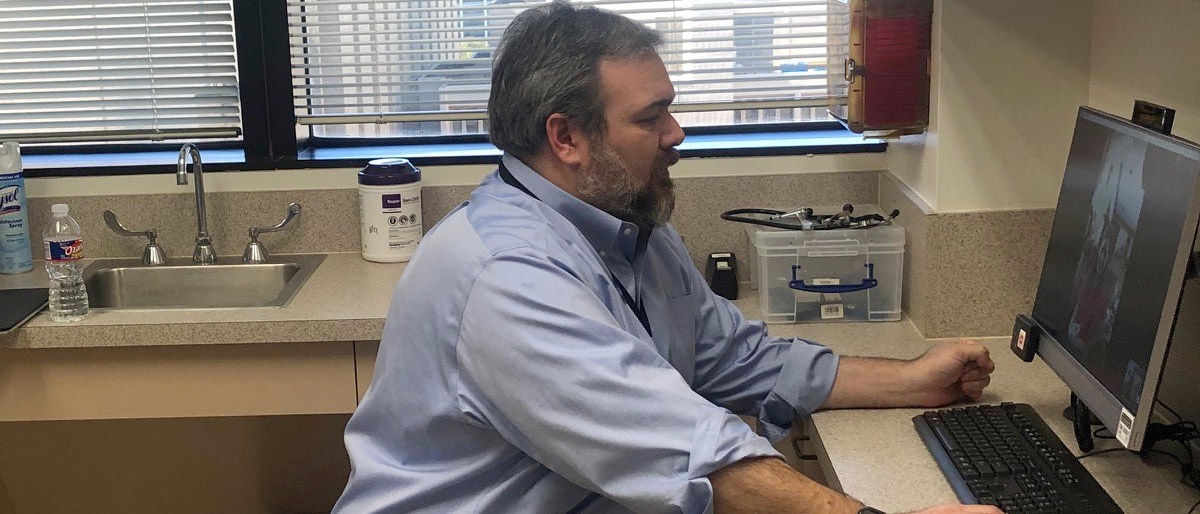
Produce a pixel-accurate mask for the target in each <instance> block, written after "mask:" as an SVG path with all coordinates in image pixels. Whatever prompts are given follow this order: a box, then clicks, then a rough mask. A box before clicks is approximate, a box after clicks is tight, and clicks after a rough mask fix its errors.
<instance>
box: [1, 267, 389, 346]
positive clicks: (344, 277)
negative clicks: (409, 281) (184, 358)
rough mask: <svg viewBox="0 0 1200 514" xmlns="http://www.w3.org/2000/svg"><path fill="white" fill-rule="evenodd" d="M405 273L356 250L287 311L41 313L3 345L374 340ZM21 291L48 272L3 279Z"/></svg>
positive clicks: (320, 270) (40, 283)
mask: <svg viewBox="0 0 1200 514" xmlns="http://www.w3.org/2000/svg"><path fill="white" fill-rule="evenodd" d="M38 265H39V266H40V263H38ZM404 268H405V265H404V264H380V263H374V262H368V261H365V260H363V258H362V255H361V254H359V253H357V252H356V253H332V254H328V257H326V258H325V260H324V261H323V262H322V263H321V265H320V266H318V267H317V269H316V271H315V272H314V273H313V274H312V276H311V277H309V279H308V282H306V283H305V284H304V286H303V287H301V288H300V290H299V291H298V292H297V293H296V296H295V297H293V298H292V300H291V302H289V303H288V304H287V305H285V306H283V307H255V308H242V309H144V310H93V311H92V312H90V313H88V316H87V318H86V319H84V320H83V321H80V322H77V323H69V324H64V323H56V322H53V321H50V318H49V316H47V314H46V312H45V311H42V313H41V314H38V315H37V316H36V317H34V318H33V319H32V320H30V321H29V323H28V324H26V325H25V326H23V327H21V328H20V329H17V330H15V331H13V332H11V333H9V334H6V335H0V347H3V348H67V347H75V348H78V347H96V346H150V345H191V344H236V343H295V342H316V341H373V340H378V339H379V336H380V334H381V333H383V320H384V318H385V317H386V316H387V309H388V304H389V303H390V302H391V297H392V291H393V289H394V288H395V286H396V282H397V281H399V280H400V275H401V274H402V273H404ZM21 287H46V273H45V272H44V271H43V270H42V269H41V268H38V269H35V270H34V271H32V272H30V273H23V274H20V275H0V289H13V288H21Z"/></svg>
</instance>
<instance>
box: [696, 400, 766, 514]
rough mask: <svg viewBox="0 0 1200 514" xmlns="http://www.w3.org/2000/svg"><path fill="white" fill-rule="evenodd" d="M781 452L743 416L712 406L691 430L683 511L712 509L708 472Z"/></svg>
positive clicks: (709, 510) (711, 488) (709, 511)
mask: <svg viewBox="0 0 1200 514" xmlns="http://www.w3.org/2000/svg"><path fill="white" fill-rule="evenodd" d="M757 457H775V458H779V459H782V458H783V455H781V454H780V453H779V452H778V451H777V450H775V448H774V447H772V446H771V443H769V442H767V440H766V439H763V438H762V437H759V436H758V435H756V434H755V433H754V432H752V431H750V427H749V426H747V425H746V424H745V423H743V422H742V420H741V419H740V418H738V417H737V416H735V415H733V414H731V413H730V412H729V411H726V410H725V409H719V408H713V409H711V410H710V411H709V412H707V413H706V415H705V416H703V417H702V418H701V419H700V420H699V421H698V422H697V423H696V428H695V431H694V432H693V433H692V453H691V456H690V457H689V459H688V470H687V478H688V482H687V486H686V493H685V494H686V498H685V499H683V500H682V501H680V502H679V504H680V505H681V506H682V507H683V509H682V511H683V512H704V513H708V514H711V513H712V511H713V487H712V482H711V481H710V480H709V479H708V475H711V474H713V473H715V472H716V471H718V470H720V469H723V468H725V467H727V466H731V465H733V464H736V463H738V462H740V461H742V460H745V459H751V458H757Z"/></svg>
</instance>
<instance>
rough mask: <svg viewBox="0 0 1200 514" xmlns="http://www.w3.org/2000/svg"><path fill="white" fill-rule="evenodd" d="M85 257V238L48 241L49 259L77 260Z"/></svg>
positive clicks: (47, 253)
mask: <svg viewBox="0 0 1200 514" xmlns="http://www.w3.org/2000/svg"><path fill="white" fill-rule="evenodd" d="M82 258H83V240H82V239H71V240H67V241H46V260H47V261H77V260H79V259H82Z"/></svg>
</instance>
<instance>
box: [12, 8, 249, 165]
mask: <svg viewBox="0 0 1200 514" xmlns="http://www.w3.org/2000/svg"><path fill="white" fill-rule="evenodd" d="M0 69H3V70H4V72H3V73H0V140H3V141H9V140H16V141H20V142H22V143H53V142H111V141H159V140H165V139H181V138H187V139H194V138H232V137H236V136H238V135H239V133H240V130H241V113H240V108H239V104H238V87H237V86H238V83H237V63H236V52H235V46H234V31H233V4H232V0H143V1H128V0H124V1H123V0H108V1H102V0H90V1H88V0H4V1H0Z"/></svg>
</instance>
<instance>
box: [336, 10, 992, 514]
mask: <svg viewBox="0 0 1200 514" xmlns="http://www.w3.org/2000/svg"><path fill="white" fill-rule="evenodd" d="M660 43H661V37H660V36H659V35H658V34H657V33H656V32H654V31H652V30H649V29H647V28H645V27H643V26H642V25H640V24H638V23H637V22H634V21H632V20H629V19H628V18H624V17H621V16H618V15H616V14H613V13H610V12H607V11H603V10H598V9H593V8H576V7H573V6H571V5H569V4H567V3H565V2H556V3H554V4H551V5H548V6H544V7H541V8H537V9H531V10H528V11H525V12H524V13H522V14H521V15H519V16H518V17H517V18H516V19H515V20H514V21H513V23H512V25H510V26H509V28H508V29H507V30H506V32H505V34H504V37H503V38H502V41H501V42H500V45H499V48H498V52H497V55H496V58H495V62H494V66H493V73H492V89H491V98H490V101H489V103H488V112H489V130H490V137H491V140H492V142H493V144H495V145H496V146H497V147H498V148H500V149H501V150H503V151H504V156H503V160H502V164H501V166H500V168H499V170H498V171H497V172H496V173H494V174H492V175H489V176H488V177H487V178H485V179H484V181H483V183H482V184H480V186H479V188H477V189H476V190H475V191H474V193H473V194H472V195H471V197H470V199H469V200H468V201H467V202H466V203H464V204H463V205H461V206H459V207H458V208H457V209H456V210H455V211H454V212H452V213H451V214H450V215H448V216H447V217H446V218H445V219H443V220H442V221H441V222H440V223H438V224H437V226H435V227H434V228H433V229H432V230H431V231H430V233H429V234H428V235H427V236H426V237H425V238H424V240H423V241H422V242H421V246H420V249H419V250H418V251H417V253H416V255H415V257H414V258H413V260H412V262H411V263H410V264H409V265H408V269H407V270H406V271H405V274H404V277H403V278H402V279H401V281H400V284H399V286H398V287H397V290H396V294H395V297H394V298H393V299H392V305H391V308H390V311H389V313H388V319H387V323H386V326H385V328H384V335H383V341H382V344H381V346H380V350H379V357H378V361H377V364H376V367H375V375H374V381H373V382H372V384H371V387H370V389H369V390H368V391H367V394H366V396H365V397H364V398H363V401H362V404H361V405H360V406H359V408H358V410H357V411H356V412H355V413H354V416H353V417H352V418H351V420H350V423H349V424H348V426H347V427H346V447H347V449H348V451H349V454H350V459H351V464H352V467H353V471H352V473H351V475H350V480H349V483H348V484H347V486H346V490H345V491H344V493H343V495H342V497H341V499H340V500H339V501H338V504H337V506H336V507H335V509H334V511H335V512H337V513H354V514H358V513H374V512H405V513H409V512H430V513H433V512H437V513H446V512H463V513H507V512H512V513H561V512H571V513H617V512H631V511H632V512H664V513H665V512H687V513H700V512H713V511H714V510H715V511H716V512H722V513H723V512H772V513H774V512H803V513H826V512H829V513H850V514H852V513H855V512H859V511H860V509H864V506H863V505H862V504H861V503H859V502H857V501H855V500H853V499H851V498H848V497H846V496H844V495H841V494H839V493H836V492H834V491H832V490H830V489H828V488H825V487H823V486H821V485H819V484H817V483H815V482H813V481H812V480H809V479H808V478H806V477H804V476H803V475H801V474H800V473H797V472H796V471H795V470H793V469H791V468H790V467H788V466H787V465H786V464H785V463H784V462H783V461H782V460H781V459H780V458H779V457H780V456H779V454H778V453H777V452H776V451H775V450H774V449H773V448H772V446H771V443H770V442H769V441H768V438H776V439H777V438H781V437H782V436H783V435H785V434H786V431H787V430H788V427H789V426H790V424H791V422H792V420H793V419H794V418H795V417H796V416H802V415H807V414H809V413H811V412H813V411H814V410H816V409H818V408H844V407H886V406H902V405H914V406H917V405H920V406H937V405H943V404H946V403H949V402H952V401H955V400H957V399H959V398H962V397H964V396H967V397H973V398H977V397H978V396H979V395H980V394H981V391H982V389H983V388H984V387H985V386H986V385H987V383H988V376H989V373H990V372H991V370H992V368H993V364H992V362H991V360H990V359H989V358H988V356H987V351H986V350H985V349H984V348H983V347H982V346H980V345H978V344H977V343H969V342H964V343H956V344H945V345H941V346H937V347H935V348H933V349H932V350H930V351H929V352H928V353H927V354H926V355H925V356H923V357H921V358H919V359H916V360H914V361H904V362H902V361H891V360H885V359H864V358H852V357H846V358H839V357H838V356H836V355H834V354H833V353H832V352H831V351H830V350H829V349H828V348H825V347H823V346H820V345H818V344H815V343H811V342H808V341H803V340H791V339H778V338H772V337H769V336H768V335H767V332H766V329H765V326H764V325H763V324H762V323H758V322H750V321H747V320H746V319H744V318H743V317H742V315H741V313H740V312H738V310H737V308H735V307H734V306H733V305H732V304H731V303H729V302H728V301H726V300H725V299H723V298H720V297H718V296H716V295H714V294H713V293H712V292H711V291H710V290H709V289H708V288H707V287H706V284H705V282H704V280H703V278H702V277H701V275H700V273H699V272H698V271H697V269H696V267H695V266H694V265H693V264H692V260H691V259H690V258H689V257H688V254H687V250H686V249H685V248H684V245H683V241H682V240H681V239H680V237H679V234H678V233H677V232H675V230H674V229H673V228H671V226H670V225H668V224H667V220H668V218H669V217H670V214H671V210H672V207H673V204H674V193H673V184H672V182H671V179H670V177H669V176H668V174H667V167H668V166H670V165H671V164H673V163H675V162H676V160H678V158H679V154H678V152H676V151H675V149H674V147H675V146H677V145H679V144H680V143H681V142H682V141H683V131H682V130H681V129H680V127H679V124H678V123H676V121H675V119H674V117H672V116H671V114H670V113H669V112H668V110H667V108H668V106H669V105H670V104H671V102H672V100H673V97H674V89H673V87H672V85H671V81H670V79H669V78H668V76H667V71H666V69H665V67H664V66H663V63H662V60H661V59H660V58H659V56H658V55H657V53H656V47H657V46H658V45H659V44H660ZM734 413H739V414H746V415H752V416H756V417H757V418H758V420H759V422H760V426H762V427H763V430H764V432H765V435H766V436H767V437H763V436H760V435H758V434H755V433H754V432H752V431H751V430H750V428H749V427H748V426H747V425H746V424H745V423H743V422H742V421H741V420H740V419H739V418H738V417H737V416H736V415H735V414H734ZM864 511H866V512H872V511H871V510H869V509H865V510H864ZM929 512H939V513H958V512H964V513H966V512H977V513H998V512H999V511H997V510H995V509H993V508H991V507H980V506H970V507H963V506H946V507H941V508H937V509H931V510H930V511H929Z"/></svg>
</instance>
